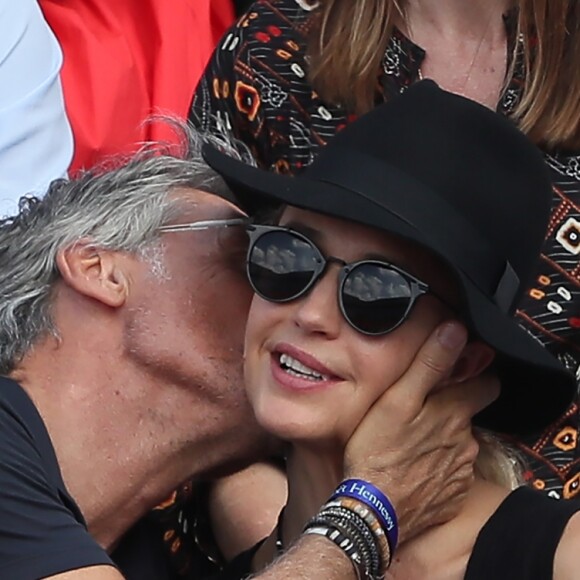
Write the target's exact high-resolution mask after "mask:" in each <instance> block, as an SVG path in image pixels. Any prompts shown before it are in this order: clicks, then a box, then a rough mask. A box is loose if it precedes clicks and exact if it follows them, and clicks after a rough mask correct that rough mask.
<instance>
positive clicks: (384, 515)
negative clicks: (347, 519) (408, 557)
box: [331, 479, 399, 554]
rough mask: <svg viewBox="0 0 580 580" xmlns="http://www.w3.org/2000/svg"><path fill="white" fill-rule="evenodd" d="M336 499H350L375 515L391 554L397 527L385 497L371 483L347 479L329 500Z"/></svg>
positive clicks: (389, 503) (393, 512)
mask: <svg viewBox="0 0 580 580" xmlns="http://www.w3.org/2000/svg"><path fill="white" fill-rule="evenodd" d="M338 497H352V498H354V499H356V500H358V501H360V502H362V503H364V504H365V505H366V506H368V507H369V508H371V509H372V510H373V511H374V512H375V513H376V514H377V517H378V518H379V520H380V522H381V525H382V527H383V529H384V530H385V534H386V536H387V538H388V541H389V547H390V549H391V554H393V553H394V552H395V548H396V547H397V542H398V539H399V526H398V523H397V515H396V513H395V508H394V507H393V505H392V504H391V502H390V501H389V499H388V498H387V496H386V495H385V494H384V493H383V492H382V491H381V490H380V489H378V488H377V487H375V486H374V485H373V484H372V483H368V482H367V481H364V480H362V479H347V480H345V481H343V482H342V483H341V484H340V485H339V486H338V487H337V488H336V491H335V492H334V494H333V496H332V498H331V499H336V498H338Z"/></svg>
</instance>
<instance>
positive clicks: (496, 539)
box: [465, 487, 580, 580]
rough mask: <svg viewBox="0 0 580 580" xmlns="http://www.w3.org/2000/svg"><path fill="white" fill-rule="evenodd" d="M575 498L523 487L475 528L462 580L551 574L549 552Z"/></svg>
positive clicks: (537, 578) (534, 579)
mask: <svg viewBox="0 0 580 580" xmlns="http://www.w3.org/2000/svg"><path fill="white" fill-rule="evenodd" d="M577 511H580V502H579V501H578V500H570V501H565V502H564V501H557V500H554V499H552V498H550V497H547V496H545V495H543V494H540V493H538V492H536V491H533V490H531V489H528V488H525V487H522V488H519V489H517V490H516V491H514V492H512V493H511V494H510V495H509V496H508V497H507V498H506V499H505V500H504V502H503V503H502V504H501V505H500V507H499V508H498V510H497V511H496V512H495V513H494V514H493V515H492V516H491V518H490V519H489V520H488V522H487V523H486V524H485V526H484V527H483V529H482V530H481V532H480V533H479V535H478V537H477V540H476V543H475V547H474V549H473V553H472V554H471V558H470V559H469V563H468V565H467V573H466V574H465V580H490V579H491V578H493V580H514V579H516V578H517V580H551V579H552V577H553V567H554V555H555V553H556V548H557V547H558V544H559V542H560V538H561V537H562V533H563V532H564V528H565V527H566V524H567V523H568V520H569V519H570V518H571V517H572V515H573V514H574V513H575V512H577Z"/></svg>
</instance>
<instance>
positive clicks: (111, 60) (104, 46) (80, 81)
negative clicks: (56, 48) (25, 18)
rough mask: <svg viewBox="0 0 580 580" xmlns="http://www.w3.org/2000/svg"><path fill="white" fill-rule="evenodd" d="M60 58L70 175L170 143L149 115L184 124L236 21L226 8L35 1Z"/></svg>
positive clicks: (171, 2) (136, 0) (187, 0)
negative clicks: (148, 144) (143, 147)
mask: <svg viewBox="0 0 580 580" xmlns="http://www.w3.org/2000/svg"><path fill="white" fill-rule="evenodd" d="M39 3H40V6H41V8H42V10H43V12H44V15H45V17H46V19H47V21H48V23H49V24H50V26H51V27H52V29H53V31H54V33H55V35H56V37H57V38H58V40H59V42H60V44H61V47H62V50H63V53H64V66H63V69H62V75H61V76H62V83H63V88H64V96H65V103H66V109H67V113H68V116H69V119H70V122H71V125H72V128H73V133H74V139H75V153H74V158H73V162H72V165H71V171H72V172H74V171H75V170H78V169H81V168H83V167H90V166H91V165H94V164H95V163H96V162H98V161H99V160H101V159H102V158H103V157H105V156H108V155H111V154H116V153H121V152H122V153H127V152H130V151H133V150H134V149H135V148H136V147H137V146H138V143H139V142H143V141H151V140H164V141H171V140H173V139H174V136H173V135H172V132H171V130H170V129H169V128H168V127H167V126H164V125H163V124H159V123H153V124H144V123H143V122H144V120H145V119H147V117H149V116H150V115H152V114H156V113H161V114H163V113H169V114H172V115H174V116H178V117H180V118H183V119H185V118H186V117H187V113H188V111H189V107H190V104H191V99H192V96H193V92H194V89H195V86H196V84H197V81H198V79H199V77H200V76H201V74H202V72H203V69H204V67H205V64H206V62H207V61H208V59H209V57H210V55H211V53H212V50H213V48H214V46H215V45H216V43H217V41H218V40H219V38H220V37H221V35H222V34H223V33H224V31H225V30H226V28H227V27H228V26H230V24H231V23H232V22H233V20H234V8H233V4H232V2H231V0H115V1H114V2H110V1H109V0H66V1H63V0H39Z"/></svg>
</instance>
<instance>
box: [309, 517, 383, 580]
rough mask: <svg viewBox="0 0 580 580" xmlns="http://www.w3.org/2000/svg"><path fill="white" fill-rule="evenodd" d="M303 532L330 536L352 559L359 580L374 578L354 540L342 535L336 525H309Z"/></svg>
mask: <svg viewBox="0 0 580 580" xmlns="http://www.w3.org/2000/svg"><path fill="white" fill-rule="evenodd" d="M303 534H316V535H319V536H323V537H325V538H328V539H329V540H330V541H331V542H333V543H334V544H335V545H337V546H338V547H339V548H340V549H341V550H342V551H343V552H344V554H345V555H346V556H347V557H348V559H349V560H350V561H351V563H352V566H353V568H354V572H355V574H356V577H357V580H367V579H368V578H372V576H370V575H369V573H368V570H367V568H366V566H365V564H364V562H363V561H362V558H361V556H360V553H359V552H358V551H357V549H356V546H355V545H354V543H353V542H352V540H351V539H350V538H347V537H346V536H344V535H342V534H341V532H340V531H339V530H337V529H336V528H335V527H331V526H325V525H318V526H314V525H313V526H307V527H306V528H305V530H304V532H303Z"/></svg>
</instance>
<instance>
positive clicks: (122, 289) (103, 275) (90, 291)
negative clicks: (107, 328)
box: [56, 240, 128, 308]
mask: <svg viewBox="0 0 580 580" xmlns="http://www.w3.org/2000/svg"><path fill="white" fill-rule="evenodd" d="M118 258H119V254H118V253H117V252H113V251H111V250H107V249H103V248H98V247H96V246H95V245H94V244H93V243H91V242H90V241H88V240H79V241H78V242H76V243H75V244H73V245H72V246H69V247H68V248H65V249H63V250H59V252H58V253H57V256H56V264H57V267H58V269H59V271H60V275H61V277H62V279H63V280H64V282H65V283H66V284H67V285H68V286H70V287H71V288H73V289H74V290H76V291H77V292H78V293H79V294H83V295H84V296H88V297H90V298H93V299H95V300H97V301H99V302H101V303H103V304H105V305H107V306H110V307H111V308H118V307H119V306H122V305H123V304H124V302H125V300H126V298H127V292H128V283H127V282H128V280H127V277H126V275H125V273H124V271H123V268H122V264H121V263H119V259H118Z"/></svg>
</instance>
